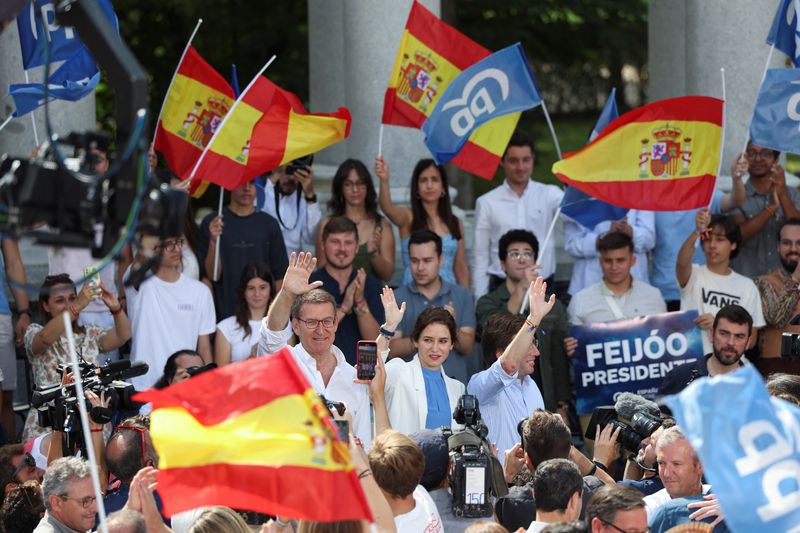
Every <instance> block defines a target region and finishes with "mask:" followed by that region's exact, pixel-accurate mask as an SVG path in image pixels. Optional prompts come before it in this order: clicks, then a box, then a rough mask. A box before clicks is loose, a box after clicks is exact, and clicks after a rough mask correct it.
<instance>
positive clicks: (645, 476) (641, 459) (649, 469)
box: [619, 418, 675, 496]
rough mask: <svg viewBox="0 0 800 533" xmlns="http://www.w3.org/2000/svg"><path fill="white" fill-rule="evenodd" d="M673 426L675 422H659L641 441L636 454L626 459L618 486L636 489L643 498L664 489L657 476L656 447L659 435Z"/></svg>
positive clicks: (668, 419) (664, 420)
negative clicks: (655, 428) (659, 425)
mask: <svg viewBox="0 0 800 533" xmlns="http://www.w3.org/2000/svg"><path fill="white" fill-rule="evenodd" d="M674 425H675V420H673V419H672V418H665V419H663V420H662V421H661V427H659V428H658V429H657V430H655V431H654V432H653V434H652V435H650V436H649V437H647V438H646V439H643V440H642V445H641V447H640V448H639V451H638V453H637V454H636V455H635V456H634V455H633V454H631V455H630V456H629V457H628V462H627V463H626V464H625V474H624V475H623V478H624V479H623V480H622V481H620V482H619V484H620V485H625V486H627V487H631V488H632V489H636V490H638V491H639V492H641V493H642V495H643V496H649V495H650V494H653V493H655V492H658V491H660V490H661V489H663V488H664V483H662V481H661V478H660V477H659V475H658V465H657V464H656V446H658V439H659V437H660V436H661V433H663V431H664V430H665V429H667V428H671V427H672V426H674Z"/></svg>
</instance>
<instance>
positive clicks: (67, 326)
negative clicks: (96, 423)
mask: <svg viewBox="0 0 800 533" xmlns="http://www.w3.org/2000/svg"><path fill="white" fill-rule="evenodd" d="M61 316H62V317H64V333H65V334H66V337H67V347H68V349H69V358H70V363H71V365H72V375H73V376H74V382H73V383H74V384H75V396H76V397H77V398H78V402H77V403H78V411H79V412H80V415H81V427H82V429H83V434H84V440H87V439H88V440H89V442H86V443H85V444H86V455H88V456H89V457H88V459H89V472H90V473H91V476H92V487H93V488H94V495H95V498H97V512H98V514H99V515H100V516H99V517H98V521H99V523H100V530H101V531H104V532H106V531H108V526H107V525H106V507H105V505H104V504H103V493H102V491H101V489H100V474H99V473H98V471H97V458H96V456H95V451H94V446H93V444H92V441H91V435H92V430H91V428H90V427H89V414H88V413H87V412H86V397H85V395H84V393H83V382H82V380H81V369H80V366H78V354H77V352H76V351H75V335H74V333H73V331H72V317H71V316H70V314H69V312H68V311H64V312H63V313H62V314H61ZM66 453H67V450H64V454H65V455H66Z"/></svg>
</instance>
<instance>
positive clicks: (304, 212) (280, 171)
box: [263, 162, 322, 257]
mask: <svg viewBox="0 0 800 533" xmlns="http://www.w3.org/2000/svg"><path fill="white" fill-rule="evenodd" d="M298 163H299V162H298ZM263 211H264V212H265V213H267V214H268V215H270V216H271V217H273V218H275V219H277V221H278V224H279V225H280V227H281V232H282V233H283V242H284V244H286V257H289V254H291V253H292V252H300V251H301V250H302V249H303V243H304V242H305V243H314V242H316V241H317V230H318V229H319V221H320V220H322V212H321V211H320V209H319V203H317V195H316V193H315V192H314V170H313V169H312V168H311V166H310V165H302V166H297V165H295V164H294V163H293V164H290V165H283V166H280V167H278V168H277V169H275V171H274V172H272V173H271V174H270V175H269V179H267V182H266V183H265V184H264V207H263Z"/></svg>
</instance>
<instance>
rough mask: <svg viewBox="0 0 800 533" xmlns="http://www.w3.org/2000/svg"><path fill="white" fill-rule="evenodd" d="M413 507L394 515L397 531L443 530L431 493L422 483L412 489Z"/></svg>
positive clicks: (428, 532) (426, 531)
mask: <svg viewBox="0 0 800 533" xmlns="http://www.w3.org/2000/svg"><path fill="white" fill-rule="evenodd" d="M414 503H415V504H416V505H414V508H413V509H411V510H410V511H409V512H407V513H405V514H401V515H397V516H395V517H394V525H395V527H397V531H402V532H403V533H417V532H419V533H439V532H443V531H444V528H443V527H442V519H441V517H440V516H439V511H438V510H437V509H436V504H435V503H433V499H432V498H431V495H430V494H428V491H427V490H425V488H424V487H423V486H422V485H417V488H416V489H414Z"/></svg>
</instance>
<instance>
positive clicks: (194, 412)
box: [136, 349, 372, 522]
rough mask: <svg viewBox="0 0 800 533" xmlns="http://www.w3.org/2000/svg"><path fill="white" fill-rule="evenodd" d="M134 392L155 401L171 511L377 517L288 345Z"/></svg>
mask: <svg viewBox="0 0 800 533" xmlns="http://www.w3.org/2000/svg"><path fill="white" fill-rule="evenodd" d="M136 400H137V401H143V402H148V401H149V402H153V412H152V414H151V422H150V433H151V436H152V439H153V443H154V444H155V447H156V449H157V451H158V455H159V461H158V468H159V472H158V489H159V494H160V495H161V496H162V498H163V500H164V511H165V514H166V515H167V516H172V515H174V514H175V513H179V512H181V511H185V510H188V509H193V508H195V507H202V506H208V505H226V506H228V507H233V508H236V509H243V510H251V511H256V512H261V513H266V514H271V515H281V516H291V517H293V518H300V519H306V520H315V521H322V522H330V521H336V520H361V519H365V520H370V521H371V520H372V515H371V513H370V510H369V507H368V504H367V501H366V498H365V496H364V493H363V491H362V489H361V485H360V484H359V481H358V478H357V476H356V474H355V471H354V470H353V467H352V465H351V463H350V455H349V451H348V448H347V445H346V444H345V443H343V442H341V441H339V440H338V438H335V437H334V435H335V430H334V426H333V424H332V422H331V421H330V418H329V416H328V413H327V409H326V407H325V405H324V404H323V403H322V401H321V400H320V399H319V397H318V396H317V394H316V393H315V392H314V390H313V389H312V388H311V386H310V385H309V384H308V382H307V381H306V379H305V377H304V376H303V374H302V372H301V371H300V369H299V368H298V367H297V365H296V363H295V362H294V359H293V358H292V356H291V354H290V353H289V351H288V350H286V349H284V350H282V351H280V352H278V353H276V354H274V355H268V356H265V357H259V358H256V359H250V360H248V361H243V362H241V363H237V364H233V365H227V366H224V367H222V368H219V369H216V370H213V371H211V372H206V373H203V374H201V375H199V376H196V377H194V378H192V379H190V380H187V381H183V382H180V383H177V384H175V385H173V386H171V387H168V388H166V389H163V390H155V389H150V390H147V391H145V392H142V393H139V394H138V395H137V396H136ZM301 480H302V481H301Z"/></svg>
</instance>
